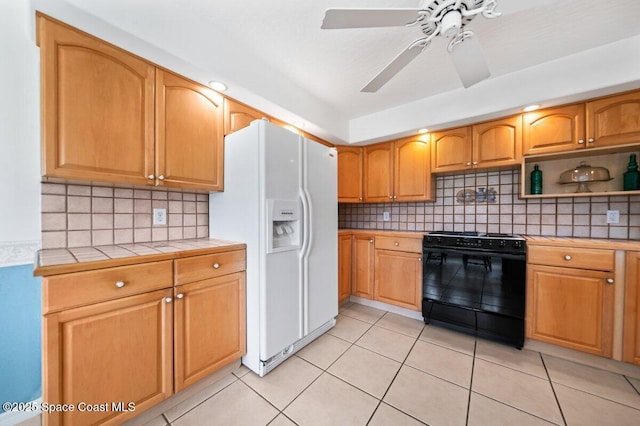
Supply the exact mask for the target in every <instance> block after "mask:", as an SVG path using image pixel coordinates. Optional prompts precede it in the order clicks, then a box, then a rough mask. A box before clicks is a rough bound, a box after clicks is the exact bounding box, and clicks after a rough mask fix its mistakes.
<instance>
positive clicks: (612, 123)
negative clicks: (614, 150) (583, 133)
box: [587, 91, 640, 147]
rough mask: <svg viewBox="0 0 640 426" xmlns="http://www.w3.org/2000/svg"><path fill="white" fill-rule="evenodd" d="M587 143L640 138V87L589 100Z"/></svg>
mask: <svg viewBox="0 0 640 426" xmlns="http://www.w3.org/2000/svg"><path fill="white" fill-rule="evenodd" d="M587 138H588V139H587V146H593V147H597V146H611V145H619V144H625V143H634V142H638V141H639V140H640V91H638V92H632V93H627V94H624V95H618V96H612V97H608V98H604V99H598V100H596V101H593V102H587Z"/></svg>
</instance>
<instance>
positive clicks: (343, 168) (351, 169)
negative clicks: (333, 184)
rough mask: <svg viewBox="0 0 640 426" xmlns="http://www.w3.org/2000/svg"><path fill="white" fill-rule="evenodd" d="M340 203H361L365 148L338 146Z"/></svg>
mask: <svg viewBox="0 0 640 426" xmlns="http://www.w3.org/2000/svg"><path fill="white" fill-rule="evenodd" d="M337 148H338V202H339V203H361V202H362V201H363V194H362V166H363V164H362V163H363V148H359V147H351V146H338V147H337Z"/></svg>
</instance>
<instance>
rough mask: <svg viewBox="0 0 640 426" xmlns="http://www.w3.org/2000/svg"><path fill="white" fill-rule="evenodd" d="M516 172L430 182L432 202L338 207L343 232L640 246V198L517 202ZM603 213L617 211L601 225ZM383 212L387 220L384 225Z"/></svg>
mask: <svg viewBox="0 0 640 426" xmlns="http://www.w3.org/2000/svg"><path fill="white" fill-rule="evenodd" d="M478 188H485V191H488V190H489V189H490V188H493V189H494V190H495V191H496V196H495V201H494V202H491V201H489V200H487V201H483V202H473V203H462V202H459V200H458V199H457V195H459V194H460V191H462V190H465V189H466V190H473V191H476V190H477V189H478ZM519 191H520V170H519V169H513V170H501V171H473V172H466V173H461V174H456V175H440V176H437V178H436V201H435V202H409V203H376V204H345V203H341V204H339V206H338V226H339V227H340V228H344V229H377V230H399V231H417V232H422V231H434V230H444V231H478V232H491V233H495V232H500V233H509V234H512V233H513V234H525V235H544V236H555V237H585V238H615V239H624V240H626V239H629V240H640V196H639V195H628V196H627V195H620V196H610V197H607V196H603V197H574V198H543V199H520V198H519V197H518V195H519ZM607 210H619V211H620V221H619V223H618V224H607V221H606V213H607ZM384 212H389V213H390V220H389V221H384V220H383V214H384Z"/></svg>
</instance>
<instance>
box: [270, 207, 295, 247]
mask: <svg viewBox="0 0 640 426" xmlns="http://www.w3.org/2000/svg"><path fill="white" fill-rule="evenodd" d="M267 202H268V204H267V208H268V215H267V220H268V224H267V226H268V230H267V235H268V241H267V244H268V245H267V252H268V253H274V252H279V251H286V250H296V249H298V248H299V247H300V202H299V201H298V200H295V201H294V200H273V199H270V200H267Z"/></svg>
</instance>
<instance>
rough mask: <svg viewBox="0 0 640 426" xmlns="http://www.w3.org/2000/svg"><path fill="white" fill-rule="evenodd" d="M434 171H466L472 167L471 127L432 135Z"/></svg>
mask: <svg viewBox="0 0 640 426" xmlns="http://www.w3.org/2000/svg"><path fill="white" fill-rule="evenodd" d="M431 146H432V153H431V155H432V165H433V167H432V171H433V172H450V171H456V170H466V169H468V168H469V167H470V166H471V156H472V154H473V150H472V147H471V127H470V126H466V127H459V128H455V129H448V130H443V131H441V132H435V133H433V134H432V135H431Z"/></svg>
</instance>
